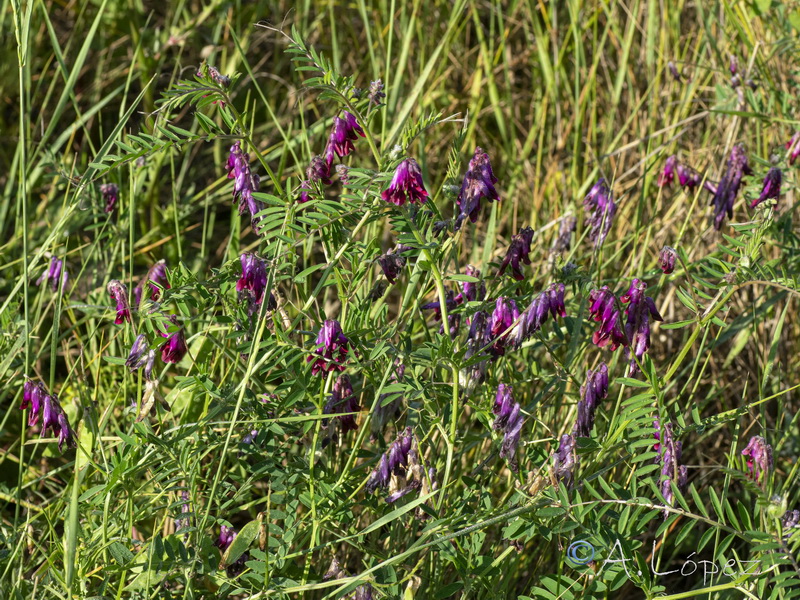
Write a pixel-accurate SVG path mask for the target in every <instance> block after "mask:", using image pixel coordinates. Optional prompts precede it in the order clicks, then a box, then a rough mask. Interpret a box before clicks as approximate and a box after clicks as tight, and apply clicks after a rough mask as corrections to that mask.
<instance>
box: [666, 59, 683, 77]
mask: <svg viewBox="0 0 800 600" xmlns="http://www.w3.org/2000/svg"><path fill="white" fill-rule="evenodd" d="M667 68H668V69H669V72H670V74H672V78H673V79H674V80H675V81H680V80H681V74H680V72H678V67H676V66H675V63H674V62H672V61H669V62H668V63H667Z"/></svg>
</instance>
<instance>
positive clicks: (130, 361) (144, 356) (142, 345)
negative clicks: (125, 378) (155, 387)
mask: <svg viewBox="0 0 800 600" xmlns="http://www.w3.org/2000/svg"><path fill="white" fill-rule="evenodd" d="M155 360H156V352H155V350H152V349H151V348H150V346H149V344H148V343H147V336H146V335H145V334H143V333H142V334H140V335H138V336H136V339H135V340H134V342H133V345H132V346H131V351H130V353H129V354H128V358H127V359H126V360H125V366H126V367H128V368H129V369H130V370H131V373H134V372H136V371H138V370H139V369H140V368H142V367H144V377H145V379H147V380H148V381H149V380H152V379H153V365H154V364H155Z"/></svg>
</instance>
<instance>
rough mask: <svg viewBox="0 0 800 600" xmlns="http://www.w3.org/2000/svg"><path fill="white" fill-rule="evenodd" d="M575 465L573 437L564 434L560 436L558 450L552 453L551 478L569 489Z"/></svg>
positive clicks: (576, 459) (576, 460)
mask: <svg viewBox="0 0 800 600" xmlns="http://www.w3.org/2000/svg"><path fill="white" fill-rule="evenodd" d="M577 464H578V457H577V455H576V454H575V436H574V435H570V434H566V433H565V434H564V435H562V436H561V440H560V441H559V444H558V450H556V451H555V452H554V453H553V467H552V473H553V477H554V478H555V479H557V480H558V481H563V482H564V485H566V486H567V487H571V486H572V480H573V477H574V475H575V467H576V466H577Z"/></svg>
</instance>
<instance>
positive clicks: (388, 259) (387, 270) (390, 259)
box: [377, 245, 411, 283]
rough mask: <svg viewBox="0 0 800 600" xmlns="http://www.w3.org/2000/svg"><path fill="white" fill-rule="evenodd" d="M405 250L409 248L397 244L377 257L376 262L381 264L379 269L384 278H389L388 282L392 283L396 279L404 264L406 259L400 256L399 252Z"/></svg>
mask: <svg viewBox="0 0 800 600" xmlns="http://www.w3.org/2000/svg"><path fill="white" fill-rule="evenodd" d="M406 250H411V248H409V247H408V246H402V245H398V246H396V247H395V248H393V249H392V250H389V251H388V252H387V253H386V254H381V255H380V256H379V257H378V258H377V260H378V264H379V265H380V266H381V270H382V271H383V274H384V275H385V276H386V279H388V280H389V283H394V282H395V281H396V280H397V276H398V275H400V273H401V272H402V270H403V267H404V266H406V259H405V258H404V257H403V256H401V253H402V252H405V251H406Z"/></svg>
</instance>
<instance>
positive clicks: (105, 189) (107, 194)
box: [100, 183, 119, 213]
mask: <svg viewBox="0 0 800 600" xmlns="http://www.w3.org/2000/svg"><path fill="white" fill-rule="evenodd" d="M100 193H101V194H103V200H105V201H106V207H105V212H107V213H110V212H111V211H113V210H114V207H115V206H116V205H117V199H118V197H119V188H118V187H117V184H116V183H104V184H103V185H101V186H100Z"/></svg>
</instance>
